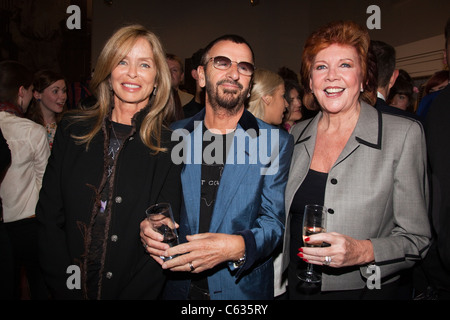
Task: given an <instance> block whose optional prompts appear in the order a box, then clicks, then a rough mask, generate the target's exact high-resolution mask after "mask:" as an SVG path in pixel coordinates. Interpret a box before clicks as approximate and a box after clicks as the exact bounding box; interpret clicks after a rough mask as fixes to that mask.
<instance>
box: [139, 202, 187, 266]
mask: <svg viewBox="0 0 450 320" xmlns="http://www.w3.org/2000/svg"><path fill="white" fill-rule="evenodd" d="M145 213H146V214H147V219H148V221H149V222H150V223H151V225H152V228H153V230H155V231H156V232H159V233H160V234H162V235H163V236H164V240H163V242H164V243H167V244H168V245H169V246H170V247H174V246H176V245H178V244H179V241H178V233H177V229H176V228H175V221H174V218H173V213H172V207H171V206H170V204H169V203H157V204H154V205H152V206H150V207H149V208H148V209H147V210H146V211H145ZM160 258H161V259H162V260H163V261H166V260H170V259H173V258H175V256H170V257H164V256H160Z"/></svg>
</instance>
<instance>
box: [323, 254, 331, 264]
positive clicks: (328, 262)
mask: <svg viewBox="0 0 450 320" xmlns="http://www.w3.org/2000/svg"><path fill="white" fill-rule="evenodd" d="M330 263H331V257H330V256H325V260H324V261H323V264H324V265H326V266H329V265H330Z"/></svg>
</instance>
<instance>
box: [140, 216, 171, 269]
mask: <svg viewBox="0 0 450 320" xmlns="http://www.w3.org/2000/svg"><path fill="white" fill-rule="evenodd" d="M177 227H178V225H177ZM140 228H141V232H140V236H141V242H142V245H143V246H144V248H145V250H146V251H147V252H148V253H149V254H150V256H151V257H152V258H153V259H155V260H156V261H157V262H158V263H159V264H161V265H162V264H163V263H164V261H163V260H162V259H161V258H160V256H164V252H165V251H166V250H167V249H169V245H168V244H167V243H164V242H162V241H163V239H164V236H163V235H162V234H160V233H159V232H156V231H155V230H153V228H152V226H151V224H150V222H149V221H148V220H147V219H145V220H143V221H142V222H141V225H140Z"/></svg>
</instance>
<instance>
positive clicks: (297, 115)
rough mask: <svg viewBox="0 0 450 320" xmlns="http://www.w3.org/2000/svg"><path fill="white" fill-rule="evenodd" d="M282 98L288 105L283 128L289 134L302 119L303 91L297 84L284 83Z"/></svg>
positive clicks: (292, 82) (287, 81)
mask: <svg viewBox="0 0 450 320" xmlns="http://www.w3.org/2000/svg"><path fill="white" fill-rule="evenodd" d="M284 87H285V94H284V98H285V100H286V101H287V102H288V103H289V106H288V108H287V112H286V113H285V114H284V118H283V128H284V129H286V131H288V132H290V131H291V128H292V126H293V125H294V124H296V123H297V122H298V121H300V120H301V119H302V118H303V108H302V106H303V102H302V100H303V89H302V87H301V86H300V84H299V83H298V82H295V81H293V80H285V81H284Z"/></svg>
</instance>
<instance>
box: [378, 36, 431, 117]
mask: <svg viewBox="0 0 450 320" xmlns="http://www.w3.org/2000/svg"><path fill="white" fill-rule="evenodd" d="M369 60H370V63H374V64H375V65H376V74H377V99H376V103H375V104H374V107H375V108H376V109H377V110H379V111H381V112H384V113H389V114H396V115H401V116H406V117H408V118H412V119H415V120H418V121H422V120H423V119H422V118H421V117H419V116H418V115H417V114H415V113H413V112H408V111H405V110H402V109H400V108H396V107H393V106H390V105H389V104H388V102H387V99H388V97H389V92H390V91H391V88H392V87H393V86H394V84H395V82H396V81H397V78H398V77H399V73H400V71H399V70H398V69H396V51H395V48H394V47H393V46H391V45H390V44H388V43H386V42H383V41H379V40H371V41H370V48H369Z"/></svg>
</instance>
